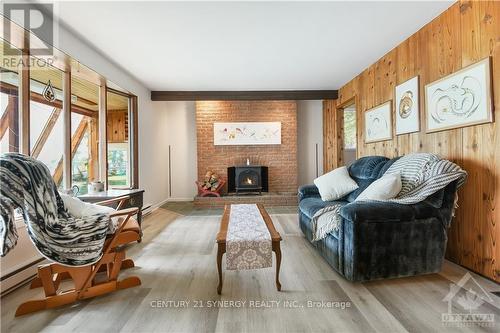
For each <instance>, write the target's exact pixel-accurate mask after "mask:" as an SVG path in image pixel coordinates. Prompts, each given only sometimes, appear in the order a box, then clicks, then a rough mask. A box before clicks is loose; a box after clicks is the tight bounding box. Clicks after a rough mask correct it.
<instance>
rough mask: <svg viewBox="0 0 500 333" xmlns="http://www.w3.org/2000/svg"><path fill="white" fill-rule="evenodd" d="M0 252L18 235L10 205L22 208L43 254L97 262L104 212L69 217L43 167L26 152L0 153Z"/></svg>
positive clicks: (106, 220) (66, 261)
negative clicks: (22, 153)
mask: <svg viewBox="0 0 500 333" xmlns="http://www.w3.org/2000/svg"><path fill="white" fill-rule="evenodd" d="M0 184H1V185H0V222H1V223H0V255H1V256H2V257H3V256H5V255H6V254H7V253H8V252H9V251H10V250H12V249H13V248H14V247H15V245H16V243H17V239H18V235H17V231H16V226H15V223H14V210H15V209H18V210H20V211H21V212H22V217H23V219H24V223H25V224H26V227H27V230H28V235H29V237H30V239H31V241H32V242H33V244H34V245H35V247H36V248H37V249H38V251H39V252H40V253H41V254H42V255H43V256H44V257H45V258H47V259H50V260H53V261H55V262H58V263H60V264H63V265H68V266H82V265H88V264H92V263H95V262H97V261H98V260H99V259H100V258H101V256H102V251H103V247H104V241H105V240H106V233H107V232H108V230H109V228H111V227H112V225H113V224H112V223H110V217H109V214H102V213H101V214H95V215H91V216H88V217H84V218H77V217H73V216H71V215H70V214H69V213H68V211H67V209H66V208H65V206H64V203H63V201H62V200H61V197H60V195H59V193H58V192H57V187H56V184H55V183H54V181H53V179H52V176H51V174H50V171H49V169H48V168H47V167H46V166H45V165H44V164H43V163H42V162H40V161H37V160H35V159H33V158H31V157H28V156H25V155H21V154H17V153H6V154H2V155H0Z"/></svg>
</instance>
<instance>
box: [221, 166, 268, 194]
mask: <svg viewBox="0 0 500 333" xmlns="http://www.w3.org/2000/svg"><path fill="white" fill-rule="evenodd" d="M227 180H228V185H227V186H228V192H229V193H234V192H235V193H236V194H239V193H255V192H259V194H261V193H262V192H268V191H269V186H268V172H267V167H265V166H257V165H243V166H234V167H229V168H227Z"/></svg>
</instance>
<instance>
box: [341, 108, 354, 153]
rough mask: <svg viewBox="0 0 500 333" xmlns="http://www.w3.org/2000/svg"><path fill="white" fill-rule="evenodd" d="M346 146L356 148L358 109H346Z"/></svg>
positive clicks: (346, 147)
mask: <svg viewBox="0 0 500 333" xmlns="http://www.w3.org/2000/svg"><path fill="white" fill-rule="evenodd" d="M344 148H345V149H356V109H354V108H346V109H344Z"/></svg>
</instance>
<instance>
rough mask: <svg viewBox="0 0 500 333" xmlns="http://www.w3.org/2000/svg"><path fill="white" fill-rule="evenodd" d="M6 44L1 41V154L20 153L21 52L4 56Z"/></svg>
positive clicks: (16, 51)
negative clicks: (19, 67)
mask: <svg viewBox="0 0 500 333" xmlns="http://www.w3.org/2000/svg"><path fill="white" fill-rule="evenodd" d="M4 43H5V42H3V41H0V48H1V50H0V53H1V55H2V61H1V63H0V64H1V66H2V67H0V81H1V89H0V152H2V153H5V152H17V151H19V112H18V110H19V101H18V98H17V96H18V92H17V89H18V87H19V75H18V73H19V69H18V64H19V60H20V55H21V52H20V51H18V50H15V52H14V53H15V54H14V55H5V54H4V45H5V44H4Z"/></svg>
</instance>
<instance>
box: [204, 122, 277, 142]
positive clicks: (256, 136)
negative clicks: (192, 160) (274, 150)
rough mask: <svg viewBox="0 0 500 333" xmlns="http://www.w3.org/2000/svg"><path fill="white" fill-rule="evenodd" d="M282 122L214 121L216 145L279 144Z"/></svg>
mask: <svg viewBox="0 0 500 333" xmlns="http://www.w3.org/2000/svg"><path fill="white" fill-rule="evenodd" d="M279 144H281V123H280V122H245V123H214V145H216V146H223V145H233V146H234V145H279Z"/></svg>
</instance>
